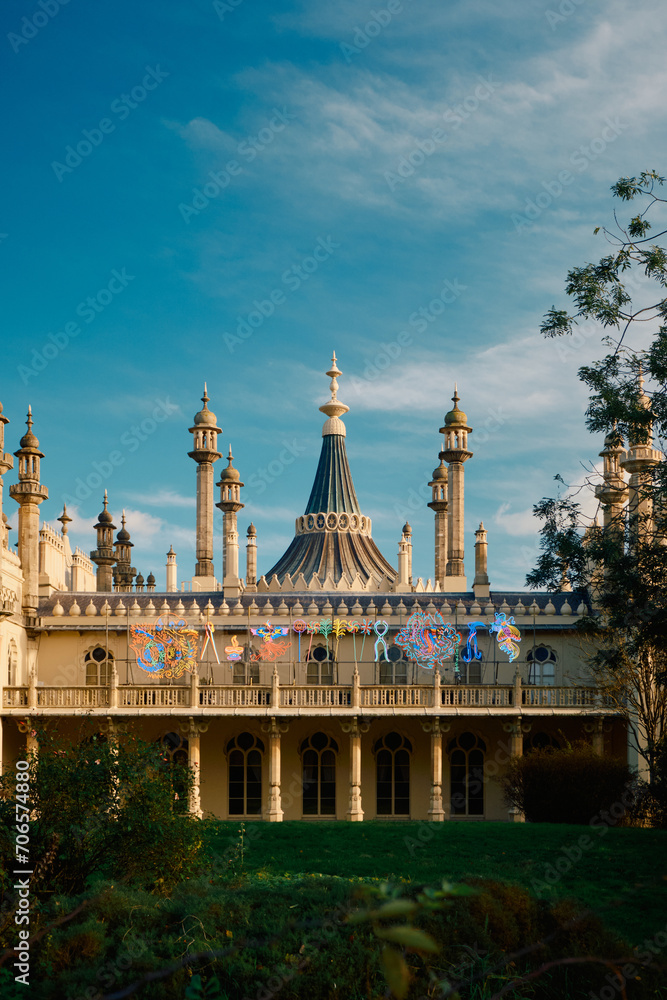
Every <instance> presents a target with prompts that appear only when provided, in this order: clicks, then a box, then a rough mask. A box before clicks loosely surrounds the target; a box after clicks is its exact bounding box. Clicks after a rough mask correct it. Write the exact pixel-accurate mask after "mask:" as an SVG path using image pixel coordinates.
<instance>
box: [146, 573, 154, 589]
mask: <svg viewBox="0 0 667 1000" xmlns="http://www.w3.org/2000/svg"><path fill="white" fill-rule="evenodd" d="M154 592H155V577H154V576H153V574H152V573H149V574H148V576H147V577H146V593H147V594H153V593H154Z"/></svg>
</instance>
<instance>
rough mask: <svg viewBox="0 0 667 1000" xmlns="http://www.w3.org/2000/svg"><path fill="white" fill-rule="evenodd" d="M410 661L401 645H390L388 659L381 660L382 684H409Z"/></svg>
mask: <svg viewBox="0 0 667 1000" xmlns="http://www.w3.org/2000/svg"><path fill="white" fill-rule="evenodd" d="M407 682H408V661H407V660H406V658H405V651H404V650H402V649H401V648H400V646H389V648H388V649H387V659H386V660H385V659H384V657H383V658H382V659H381V660H380V684H407Z"/></svg>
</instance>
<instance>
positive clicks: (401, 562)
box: [394, 524, 412, 594]
mask: <svg viewBox="0 0 667 1000" xmlns="http://www.w3.org/2000/svg"><path fill="white" fill-rule="evenodd" d="M406 527H407V528H409V527H410V525H409V524H406V525H405V527H404V528H403V532H402V534H401V540H400V542H399V543H398V576H397V577H396V580H395V581H394V592H395V593H397V594H407V593H408V592H409V591H411V590H412V587H411V586H410V549H411V548H412V543H411V541H410V535H408V534H406V531H405V528H406Z"/></svg>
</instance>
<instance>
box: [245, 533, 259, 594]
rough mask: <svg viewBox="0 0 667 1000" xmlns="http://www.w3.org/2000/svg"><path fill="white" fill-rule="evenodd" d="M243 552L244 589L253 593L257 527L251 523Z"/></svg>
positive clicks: (255, 579)
mask: <svg viewBox="0 0 667 1000" xmlns="http://www.w3.org/2000/svg"><path fill="white" fill-rule="evenodd" d="M245 554H246V571H245V589H246V590H247V591H248V592H253V593H254V591H256V590H257V529H256V528H255V525H254V524H252V523H251V524H250V527H249V528H248V534H247V541H246V547H245Z"/></svg>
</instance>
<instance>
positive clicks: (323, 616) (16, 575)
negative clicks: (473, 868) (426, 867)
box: [0, 355, 659, 822]
mask: <svg viewBox="0 0 667 1000" xmlns="http://www.w3.org/2000/svg"><path fill="white" fill-rule="evenodd" d="M340 374H341V372H340V371H339V369H338V367H337V364H336V358H335V355H334V359H333V361H332V365H331V369H330V370H329V371H328V372H327V375H328V377H329V378H330V380H331V381H330V399H329V400H328V401H327V402H326V403H324V405H322V406H321V407H320V410H321V411H322V412H323V413H324V415H325V417H326V420H325V422H324V426H323V428H322V450H321V453H320V458H319V463H318V465H317V469H315V470H314V479H313V486H312V490H311V493H310V497H309V498H308V501H307V503H306V504H305V507H304V508H302V511H298V510H296V511H295V515H298V516H296V521H295V530H294V538H293V540H292V542H291V544H290V545H289V547H288V548H287V550H286V551H285V552H284V554H283V555H282V556H281V557H280V559H278V561H277V562H276V564H275V565H274V566H272V567H270V568H268V567H267V568H266V569H264V567H261V560H258V550H257V534H256V530H255V527H254V526H253V525H252V524H251V525H250V526H249V527H248V528H247V534H246V538H245V559H244V563H245V565H244V567H242V563H241V558H240V552H239V530H238V516H239V513H240V512H241V511H242V509H243V506H244V504H243V499H242V497H243V483H242V481H241V476H240V473H239V472H238V471H237V470H236V468H235V467H234V464H233V459H232V456H231V452H230V455H229V458H228V460H227V466H226V467H225V468H223V470H222V472H221V474H220V478H219V481H218V483H217V488H218V490H219V500H218V502H217V503H216V492H215V486H214V482H215V480H214V468H213V467H214V464H215V463H216V462H217V461H218V459H220V457H221V454H220V452H219V451H218V448H219V445H220V441H219V437H220V435H221V430H220V428H219V427H218V425H217V418H216V416H215V414H214V413H213V412H212V411H211V410H210V409H209V407H208V402H209V400H208V396H207V394H206V390H205V391H204V397H203V407H202V409H201V410H199V412H198V413H197V414H196V415H195V417H194V421H193V426H192V427H190V429H189V430H190V433H191V434H192V436H193V438H192V450H191V451H190V452H189V454H190V457H191V458H192V459H193V460H194V462H195V463H196V467H197V478H196V497H197V506H196V511H197V513H196V559H197V561H196V566H195V569H194V576H193V577H192V581H191V583H189V584H188V587H187V590H186V589H185V588H183V589H181V590H179V589H178V582H177V566H176V555H175V553H174V552H173V549H171V548H170V550H169V553H168V554H167V574H166V591H165V592H163V593H160V592H158V591H157V590H156V586H155V579H154V578H153V577H152V575H151V576H148V577H147V578H146V579H145V580H144V578H143V577H142V576H141V574H138V573H137V572H136V570H135V569H134V567H133V566H132V561H133V558H132V548H133V545H132V541H131V538H130V533H129V531H128V530H127V527H126V525H125V518H124V517H123V519H122V523H121V527H120V529H118V528H117V526H116V525H115V524H114V515H113V514H112V512H111V511H110V510H109V509H108V507H109V505H108V501H107V497H106V494H105V497H104V505H103V509H102V511H101V513H100V514H99V517H98V519H97V523H96V524H95V525H94V527H93V526H92V525H91V544H94V546H95V547H94V548H93V549H92V551H90V553H89V554H87V553H85V552H83V551H82V550H81V549H79V548H76V549H75V550H74V551H73V550H72V548H71V546H70V541H69V538H68V523H69V520H70V518H69V516H68V514H67V511H66V510H63V513H62V515H61V516H60V517H59V518H58V521H59V524H60V526H61V527H60V530H56V529H54V527H52V526H50V525H48V524H42V525H41V526H40V517H39V505H40V504H41V503H42V501H43V500H45V499H46V498H47V497H48V490H47V487H46V486H44V485H42V483H41V479H40V460H41V459H42V457H43V455H42V452H41V451H40V445H39V441H38V439H37V437H36V435H35V433H34V430H33V418H32V415H31V413H30V412H29V413H28V420H27V425H28V427H27V431H26V433H25V434H24V435H23V437H21V439H20V441H19V442H18V448H17V450H15V451H14V453H13V454H14V456H15V457H16V459H17V463H16V464H17V469H16V473H17V481H16V482H15V483H13V484H12V485H10V486H9V489H8V493H9V498H10V500H11V502H14V501H15V502H16V503H17V504H18V505H19V521H18V545H17V551H16V552H14V551H13V550H12V549H11V548H10V547H9V546H8V542H7V536H8V525H7V516H6V513H4V512H3V514H2V518H1V519H0V582H1V586H2V593H1V600H0V706H1V710H0V736H1V739H0V748H1V751H2V759H3V760H4V761H5V763H6V764H8V763H9V762H10V761H13V760H14V759H15V758H17V757H20V756H22V755H24V754H25V753H26V752H28V751H30V750H32V751H34V752H37V753H38V752H39V747H38V744H37V736H36V726H37V725H38V724H44V723H47V724H49V723H57V724H58V726H59V727H60V728H61V729H62V730H63V731H65V732H70V733H71V735H72V738H76V737H77V734H78V733H79V731H80V723H81V717H83V716H85V717H88V718H89V719H90V720H92V722H93V724H94V725H95V726H96V727H97V731H98V732H100V733H104V734H106V735H107V736H108V737H114V735H115V734H119V733H123V732H126V731H128V730H131V731H132V732H134V733H136V734H137V735H140V736H142V737H143V738H145V739H147V740H155V741H161V742H162V744H163V746H164V750H165V753H166V754H167V755H168V756H169V757H171V758H172V759H178V760H185V759H187V760H188V761H189V762H190V764H191V765H192V767H193V769H194V773H195V782H194V788H193V791H192V795H191V799H190V803H189V805H190V809H191V810H192V811H193V812H195V813H197V814H198V815H200V816H201V815H204V816H206V815H209V816H211V815H212V816H216V817H218V818H221V819H227V818H236V817H238V818H242V817H244V818H247V819H252V818H254V819H263V820H268V821H273V822H276V821H280V820H283V819H289V820H293V819H304V820H306V819H309V820H316V819H317V818H318V817H321V818H329V819H332V818H336V819H339V820H349V821H360V820H372V819H375V818H383V819H390V818H394V819H397V820H398V819H406V818H411V819H421V820H431V821H433V820H435V821H437V820H447V821H464V822H465V821H472V820H482V819H493V820H509V821H512V820H518V819H521V816H519V815H517V814H515V813H514V812H513V811H512V810H508V808H507V806H506V804H505V803H504V801H503V797H502V793H501V789H500V786H499V784H498V783H497V782H496V781H495V780H494V778H495V776H496V775H497V774H498V773H499V772H500V771H501V769H502V767H503V765H504V764H505V763H506V762H507V761H508V760H509V759H510V758H511V757H512V756H514V755H519V754H522V753H526V752H529V751H530V749H532V748H534V747H539V746H545V745H563V743H564V742H565V741H567V740H574V739H582V738H583V739H587V740H589V741H590V742H591V743H592V744H593V746H594V747H595V748H596V750H597V751H598V752H599V753H601V754H613V755H615V756H625V754H626V753H627V732H626V725H625V723H624V721H623V720H622V719H620V718H618V717H615V716H614V715H613V713H612V712H611V711H610V709H609V707H605V703H604V701H603V699H602V698H601V697H600V695H599V693H598V692H597V691H596V689H595V687H594V686H593V685H592V683H591V680H590V678H589V677H588V676H587V672H586V664H585V658H584V654H583V653H582V650H581V647H580V644H579V642H578V641H577V638H576V635H575V631H574V623H575V621H576V619H577V616H578V615H581V614H583V613H584V612H586V610H587V608H586V604H585V598H584V599H582V598H581V597H575V595H573V594H572V593H568V592H560V593H557V594H545V593H526V592H522V593H507V592H496V591H494V590H493V588H492V586H491V583H490V581H489V577H488V573H487V533H486V531H485V529H484V527H483V525H481V524H480V526H479V529H478V530H477V531H476V532H475V536H474V575H472V580H471V576H470V575H469V574H467V573H466V569H465V562H464V554H465V549H466V548H468V550H470V549H471V548H472V544H473V539H472V538H470V539H466V538H465V536H464V530H463V525H464V470H465V463H466V462H467V461H468V459H470V458H471V457H472V452H471V451H470V450H469V437H470V435H471V434H472V428H471V427H470V426H469V425H468V417H467V416H466V414H465V413H464V412H463V411H462V410H461V409H460V408H459V405H458V403H459V397H458V394H457V392H456V390H455V392H454V407H453V409H451V410H450V411H449V412H448V413H447V415H446V416H445V419H444V425H443V426H442V427H441V428H440V431H441V433H442V434H443V445H442V451H441V453H440V456H439V458H440V463H439V465H438V466H437V468H436V469H435V470H434V471H433V474H432V477H431V480H430V483H429V486H430V489H431V496H432V499H431V501H430V503H429V504H428V506H429V507H430V508H431V509H432V510H433V515H434V522H435V531H434V575H433V580H432V581H431V580H429V581H428V582H427V583H424V582H423V581H422V580H421V579H417V580H414V579H413V576H412V533H411V528H410V525H409V524H406V525H405V526H404V528H403V531H402V536H401V538H400V541H399V543H398V554H397V559H396V561H395V562H394V561H393V560H391V559H389V558H387V557H386V556H385V555H383V554H382V553H381V552H380V551H379V549H378V547H377V546H376V544H375V542H374V541H373V535H372V525H371V519H370V518H369V517H368V516H367V515H366V514H364V513H363V512H362V510H361V508H360V506H359V501H358V499H357V495H356V492H355V488H354V482H353V478H352V471H351V469H350V465H349V463H348V458H347V453H346V447H345V439H346V428H345V424H344V422H343V419H342V418H343V416H344V414H345V413H346V412H347V410H348V407H347V406H346V405H345V404H344V403H342V402H341V401H340V400H339V399H338V376H339V375H340ZM8 422H9V421H8V418H7V417H6V416H5V415H4V414H3V412H2V408H1V407H0V511H2V502H3V495H2V489H1V487H2V475H4V474H6V473H8V472H10V470H12V469H13V468H14V458H13V456H12V454H11V453H7V452H5V450H4V448H5V447H12V446H11V445H9V443H8V440H6V439H5V438H6V436H7V435H8V431H7V428H6V425H7V424H8ZM635 451H637V452H638V454H637V455H635V454H634V452H635ZM639 451H642V455H639ZM644 452H646V454H643V453H644ZM649 452H650V454H649ZM602 455H603V457H604V479H603V484H602V486H601V487H600V488H599V489H598V496H599V498H600V501H601V503H602V507H603V512H604V516H605V517H607V516H612V515H613V514H614V510H615V508H616V506H617V505H618V504H619V503H621V504H622V503H623V502H625V501H626V500H627V498H628V496H629V502H630V503H631V502H632V496H633V489H634V490H636V489H637V483H638V481H639V479H638V477H641V476H642V475H643V474H644V473H645V469H646V462H649V461H652V460H653V459H655V456H656V455H658V457H659V453H657V452H653V451H652V450H651V449H646V448H644V449H643V450H642V449H641V448H638V449H633V448H632V447H631V448H629V449H628V450H627V451H623V450H622V449H620V448H616V447H614V446H613V445H612V444H611V443H610V442H609V441H608V442H606V444H605V449H604V451H603V452H602ZM642 462H643V464H642ZM625 472H627V473H630V474H631V477H630V480H629V484H628V485H627V486H626V484H625V478H624V475H625ZM4 502H5V504H6V503H7V500H6V498H5V501H4ZM216 507H217V508H219V509H220V510H221V511H222V518H223V552H222V565H221V567H220V566H219V568H218V575H217V576H216V566H215V564H214V551H213V528H214V518H215V516H219V515H216V510H215V509H216ZM93 531H94V532H95V533H96V537H94V536H93ZM168 544H169V540H168V539H165V547H166V546H167V545H168ZM392 555H393V554H392ZM258 564H259V567H260V568H258ZM260 569H261V570H262V571H261V572H260ZM258 573H259V575H258ZM470 581H471V582H470Z"/></svg>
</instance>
